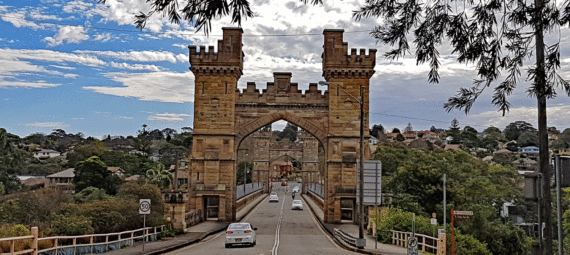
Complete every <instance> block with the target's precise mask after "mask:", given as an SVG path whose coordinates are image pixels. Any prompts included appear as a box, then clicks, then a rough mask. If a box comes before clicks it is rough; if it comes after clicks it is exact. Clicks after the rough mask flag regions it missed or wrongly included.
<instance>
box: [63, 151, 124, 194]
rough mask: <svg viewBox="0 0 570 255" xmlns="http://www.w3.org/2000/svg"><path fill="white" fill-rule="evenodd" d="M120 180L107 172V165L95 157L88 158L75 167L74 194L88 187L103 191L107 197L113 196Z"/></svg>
mask: <svg viewBox="0 0 570 255" xmlns="http://www.w3.org/2000/svg"><path fill="white" fill-rule="evenodd" d="M121 182H122V181H121V179H120V178H119V177H117V176H115V175H113V174H112V173H111V172H110V171H109V170H107V165H105V163H103V161H101V160H100V159H99V157H97V156H93V157H90V158H88V159H87V160H85V161H82V162H80V163H79V164H77V166H75V177H74V178H73V184H75V192H81V191H82V190H84V189H86V188H88V187H95V188H99V189H103V190H105V192H107V194H109V195H115V194H116V193H117V191H118V188H119V186H120V184H121Z"/></svg>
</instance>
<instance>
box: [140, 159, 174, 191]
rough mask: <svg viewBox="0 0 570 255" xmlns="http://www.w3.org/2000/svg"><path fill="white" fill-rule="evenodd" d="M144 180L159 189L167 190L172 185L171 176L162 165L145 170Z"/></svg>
mask: <svg viewBox="0 0 570 255" xmlns="http://www.w3.org/2000/svg"><path fill="white" fill-rule="evenodd" d="M146 178H147V183H149V184H154V185H156V186H158V187H159V188H163V189H167V188H169V187H170V186H171V185H172V174H170V172H168V170H166V169H165V168H164V165H162V164H159V165H158V166H156V167H154V168H151V169H149V170H147V171H146Z"/></svg>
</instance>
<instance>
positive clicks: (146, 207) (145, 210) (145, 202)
mask: <svg viewBox="0 0 570 255" xmlns="http://www.w3.org/2000/svg"><path fill="white" fill-rule="evenodd" d="M139 214H150V199H141V200H140V201H139Z"/></svg>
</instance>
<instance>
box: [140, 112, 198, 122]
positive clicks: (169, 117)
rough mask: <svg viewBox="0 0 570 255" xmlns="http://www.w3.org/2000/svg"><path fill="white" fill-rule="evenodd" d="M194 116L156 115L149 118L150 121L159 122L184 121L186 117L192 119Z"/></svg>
mask: <svg viewBox="0 0 570 255" xmlns="http://www.w3.org/2000/svg"><path fill="white" fill-rule="evenodd" d="M190 116H192V115H189V114H185V113H157V114H154V115H150V116H148V118H147V119H148V120H157V121H183V120H184V117H190Z"/></svg>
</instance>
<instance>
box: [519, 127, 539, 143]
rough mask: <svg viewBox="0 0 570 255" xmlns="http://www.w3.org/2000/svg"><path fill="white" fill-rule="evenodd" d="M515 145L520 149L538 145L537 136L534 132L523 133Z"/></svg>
mask: <svg viewBox="0 0 570 255" xmlns="http://www.w3.org/2000/svg"><path fill="white" fill-rule="evenodd" d="M517 145H518V146H520V147H527V146H536V145H538V135H536V132H532V131H531V132H525V133H523V134H522V135H520V136H519V137H518V138H517Z"/></svg>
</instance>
